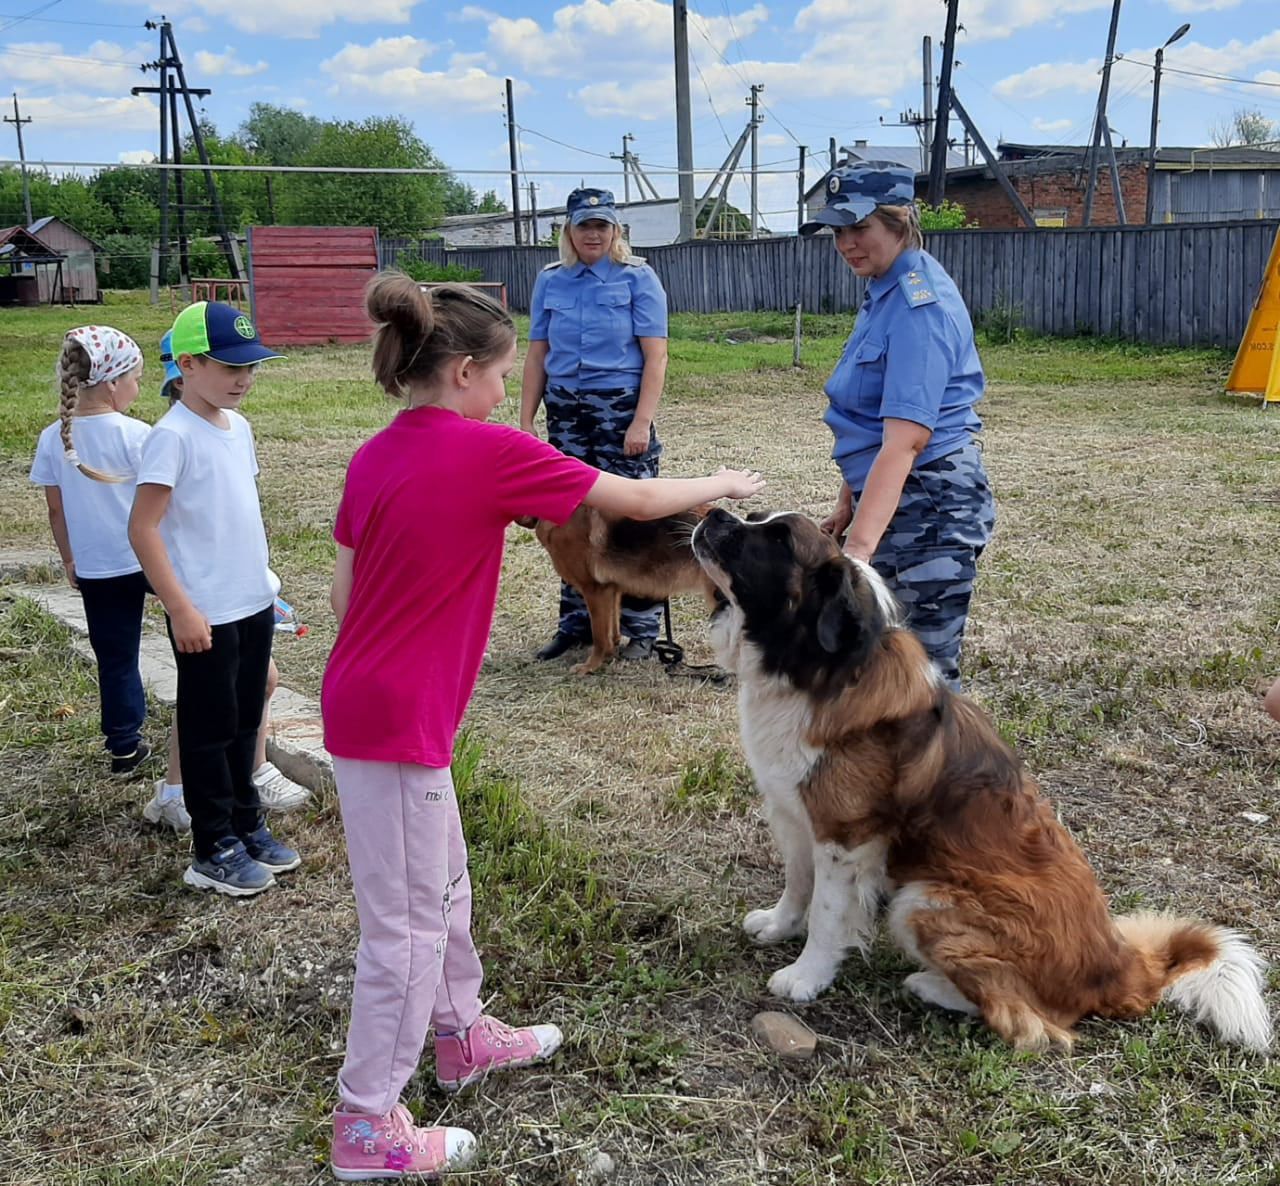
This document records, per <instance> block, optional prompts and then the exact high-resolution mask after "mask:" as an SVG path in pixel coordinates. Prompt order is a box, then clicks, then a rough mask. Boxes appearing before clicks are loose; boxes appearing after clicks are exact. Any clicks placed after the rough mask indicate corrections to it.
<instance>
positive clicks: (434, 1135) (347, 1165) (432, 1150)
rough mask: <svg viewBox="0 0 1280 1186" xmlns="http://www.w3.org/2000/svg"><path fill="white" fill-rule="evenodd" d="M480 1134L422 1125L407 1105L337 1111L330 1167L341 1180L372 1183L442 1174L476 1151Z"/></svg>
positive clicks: (464, 1161) (460, 1165)
mask: <svg viewBox="0 0 1280 1186" xmlns="http://www.w3.org/2000/svg"><path fill="white" fill-rule="evenodd" d="M475 1151H476V1139H475V1137H474V1136H472V1134H471V1133H469V1132H468V1131H467V1130H466V1129H465V1128H418V1127H417V1125H415V1124H414V1123H413V1117H412V1116H411V1115H410V1114H409V1109H408V1108H406V1107H405V1106H404V1104H396V1106H395V1107H394V1108H392V1109H391V1111H390V1112H388V1113H387V1114H386V1115H385V1116H374V1115H372V1114H370V1113H366V1112H341V1111H335V1112H334V1114H333V1145H332V1147H331V1154H330V1157H331V1160H330V1166H331V1168H332V1169H333V1176H334V1177H335V1178H337V1179H338V1180H339V1181H342V1182H372V1181H377V1180H379V1179H383V1178H403V1177H405V1176H406V1175H408V1174H417V1175H425V1176H427V1177H430V1178H435V1177H439V1175H440V1174H441V1173H442V1172H443V1171H444V1170H451V1169H459V1168H461V1167H462V1166H465V1165H466V1164H467V1163H468V1162H470V1160H471V1159H472V1157H474V1156H475Z"/></svg>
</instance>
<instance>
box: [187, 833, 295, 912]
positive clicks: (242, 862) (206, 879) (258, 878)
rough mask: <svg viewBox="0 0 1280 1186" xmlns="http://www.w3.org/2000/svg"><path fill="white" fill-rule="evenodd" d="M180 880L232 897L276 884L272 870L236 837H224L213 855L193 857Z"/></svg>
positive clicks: (260, 890)
mask: <svg viewBox="0 0 1280 1186" xmlns="http://www.w3.org/2000/svg"><path fill="white" fill-rule="evenodd" d="M182 880H183V881H185V882H186V883H187V885H189V886H191V888H192V889H198V890H213V891H214V893H218V894H230V895H231V897H233V898H250V897H252V896H253V895H254V894H260V893H262V891H263V890H264V889H270V888H271V887H272V886H273V885H275V883H276V879H275V876H274V875H273V874H272V872H271V870H270V869H268V868H267V867H266V866H265V865H260V864H259V863H258V862H257V861H255V860H254V859H253V857H251V856H250V855H249V853H248V852H247V851H246V849H245V846H244V844H243V843H242V842H241V841H239V840H224V841H223V842H222V844H221V845H219V847H218V848H216V849H215V850H214V852H213V855H212V856H210V857H207V858H206V859H204V860H201V859H200V858H199V857H197V858H195V859H194V860H193V861H192V862H191V864H190V865H188V866H187V871H186V872H185V873H184V874H183V875H182Z"/></svg>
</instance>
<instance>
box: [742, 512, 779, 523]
mask: <svg viewBox="0 0 1280 1186" xmlns="http://www.w3.org/2000/svg"><path fill="white" fill-rule="evenodd" d="M772 514H773V512H772V511H751V512H750V513H749V514H748V515H747V518H746V522H748V523H763V522H764V521H765V520H766V519H767V518H768V517H769V516H770V515H772Z"/></svg>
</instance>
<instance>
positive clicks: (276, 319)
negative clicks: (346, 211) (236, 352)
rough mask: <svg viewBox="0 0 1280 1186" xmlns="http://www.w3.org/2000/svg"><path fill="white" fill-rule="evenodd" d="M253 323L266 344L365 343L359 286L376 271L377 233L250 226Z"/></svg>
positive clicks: (367, 325)
mask: <svg viewBox="0 0 1280 1186" xmlns="http://www.w3.org/2000/svg"><path fill="white" fill-rule="evenodd" d="M248 238H249V244H248V245H249V292H250V297H251V299H252V302H253V319H254V321H255V322H256V323H257V326H258V332H259V333H260V334H261V335H262V340H263V341H264V342H266V343H267V345H269V346H323V345H327V344H328V343H330V342H367V341H368V340H369V338H370V337H371V336H372V335H373V323H372V322H371V321H370V320H369V318H368V317H367V316H366V315H365V311H364V290H365V286H366V285H367V284H368V283H369V281H370V280H372V279H373V277H374V276H375V275H377V272H378V231H377V228H376V227H346V226H332V227H317V226H254V227H250V228H249V236H248Z"/></svg>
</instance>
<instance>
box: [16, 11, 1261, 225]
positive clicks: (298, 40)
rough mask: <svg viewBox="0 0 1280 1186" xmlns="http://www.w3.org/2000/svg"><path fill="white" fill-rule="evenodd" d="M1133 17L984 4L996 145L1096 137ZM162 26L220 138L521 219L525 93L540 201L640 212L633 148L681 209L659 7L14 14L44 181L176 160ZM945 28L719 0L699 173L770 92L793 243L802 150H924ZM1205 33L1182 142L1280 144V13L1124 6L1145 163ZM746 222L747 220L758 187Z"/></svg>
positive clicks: (698, 40) (1175, 115)
mask: <svg viewBox="0 0 1280 1186" xmlns="http://www.w3.org/2000/svg"><path fill="white" fill-rule="evenodd" d="M1110 9H1111V0H961V6H960V20H961V23H962V24H963V26H964V32H963V33H961V35H960V39H959V43H958V51H957V56H958V58H959V60H960V63H961V64H960V66H959V67H958V69H957V71H956V76H955V79H956V88H957V92H958V94H959V95H960V97H961V98H962V100H963V101H964V103H965V105H966V107H967V108H968V110H969V111H970V114H971V115H972V116H973V117H974V118H975V119H976V120H977V122H978V124H979V126H980V127H981V129H982V131H983V133H984V135H985V136H986V137H987V139H988V140H989V141H991V142H992V143H994V142H995V141H996V140H999V139H1005V140H1015V141H1023V142H1036V143H1040V142H1049V143H1061V142H1069V143H1080V142H1082V141H1083V140H1084V139H1086V138H1087V136H1088V132H1089V126H1090V120H1091V118H1092V108H1093V103H1094V100H1095V96H1096V93H1097V86H1098V68H1099V66H1100V64H1101V59H1102V56H1103V53H1104V50H1105V47H1106V35H1107V22H1108V19H1109V14H1110ZM161 10H163V11H164V12H165V13H166V15H167V16H168V18H169V19H170V20H171V21H172V22H173V27H174V33H175V37H176V39H177V42H178V47H179V49H180V51H181V53H182V56H183V60H184V63H185V64H186V68H187V73H188V81H189V83H190V84H191V85H192V86H209V87H212V88H213V92H214V93H213V94H212V95H211V96H210V97H209V98H208V99H207V100H206V101H205V110H206V112H207V114H208V115H209V116H210V117H211V118H212V119H213V121H214V122H215V123H216V124H217V125H218V127H219V128H220V129H224V130H227V131H230V130H233V129H234V128H235V127H236V125H238V123H239V122H240V120H241V119H242V118H243V117H244V115H245V113H246V112H247V110H248V107H249V105H250V104H251V103H253V102H255V101H263V102H270V103H276V104H280V105H291V106H295V107H298V108H299V109H300V110H303V111H306V112H308V113H311V114H313V115H317V116H321V117H326V118H332V117H346V118H363V117H365V116H369V115H377V114H385V113H393V114H396V115H400V116H403V117H405V118H407V119H409V120H411V121H412V122H413V123H414V125H415V126H416V128H417V130H418V133H419V134H420V135H421V136H422V138H423V139H424V140H426V141H427V142H428V143H429V144H430V145H431V146H432V148H433V149H435V151H436V152H437V154H438V155H439V156H440V157H441V158H442V159H443V160H444V161H445V162H446V163H447V164H448V165H450V166H451V167H453V168H454V169H455V170H456V171H457V172H458V173H459V175H461V176H464V177H465V178H466V179H467V180H468V181H469V182H470V183H471V184H472V185H474V186H475V187H476V188H477V189H478V190H483V189H487V188H491V187H492V188H497V189H498V191H499V193H500V194H501V195H502V196H503V197H504V199H507V200H509V182H508V179H507V177H506V176H505V173H504V172H503V173H499V172H497V171H502V170H505V169H506V165H507V133H506V128H505V124H504V122H503V80H504V78H506V77H511V78H512V79H514V80H515V107H516V123H517V125H518V126H519V127H520V129H521V131H520V147H521V157H522V162H523V165H524V168H525V169H526V170H527V172H528V178H526V180H530V179H531V180H533V181H534V182H535V183H536V184H537V186H538V194H539V198H538V200H539V204H540V205H550V204H554V203H555V202H556V201H558V200H561V199H562V197H563V194H564V193H565V192H567V191H568V190H569V189H571V188H572V187H573V186H574V185H576V184H578V183H579V182H581V181H585V182H586V183H588V184H604V185H613V186H614V187H615V188H617V189H618V190H619V191H620V190H621V181H620V174H619V172H618V166H617V164H616V162H612V161H610V160H608V159H607V158H608V154H609V153H617V152H619V151H620V150H621V145H622V136H623V134H624V133H631V134H632V135H633V136H634V137H635V139H634V141H633V142H632V145H631V148H632V151H634V152H635V153H637V154H638V155H639V157H640V159H641V161H642V162H643V163H644V164H646V165H647V166H649V167H651V168H652V170H653V172H652V173H651V177H652V178H653V180H654V182H655V183H656V184H657V186H658V189H659V190H660V191H661V192H663V193H664V194H665V193H672V194H673V193H674V192H675V179H674V177H672V176H670V175H665V174H664V173H663V172H662V168H663V167H664V166H666V167H673V166H674V164H675V160H676V129H675V118H674V100H673V84H672V50H671V27H672V19H671V7H670V4H669V3H660V2H659V0H569V2H567V3H553V2H548V0H524V2H522V3H511V2H505V0H499V2H494V0H489V2H482V3H477V4H465V3H463V4H459V3H447V2H446V3H441V2H437V0H259V3H256V4H255V3H252V2H249V3H246V2H245V0H165V3H163V4H159V3H149V2H148V0H96V2H94V3H89V2H88V0H0V95H3V96H4V97H5V99H6V101H8V102H10V103H11V100H8V93H9V92H11V91H14V90H16V91H17V92H18V95H19V98H20V100H21V103H22V108H23V114H24V115H29V116H31V117H32V118H33V120H34V122H33V123H32V124H29V125H27V127H26V128H25V137H26V142H27V154H28V157H29V158H30V159H32V160H48V161H83V162H105V161H117V160H136V159H139V157H140V155H141V154H145V153H147V152H154V151H155V150H156V147H157V142H158V132H157V124H158V119H157V116H156V113H155V108H154V106H153V101H152V99H151V98H149V97H137V98H131V97H130V96H129V88H130V87H131V86H134V85H137V84H138V83H140V82H143V81H144V78H143V76H142V75H141V74H140V73H139V72H138V71H137V69H136V65H137V63H139V62H141V61H144V60H147V59H149V58H151V57H154V56H155V53H156V37H155V34H153V33H149V32H147V31H146V30H145V29H144V28H143V27H142V23H143V22H144V21H145V20H146V19H147V18H149V17H154V16H156V15H157V14H158V13H159V12H160V11H161ZM944 17H945V6H944V4H943V3H942V0H889V2H887V3H884V4H881V5H879V6H875V7H873V6H870V5H868V4H867V3H866V0H811V2H804V0H790V2H786V3H780V2H771V3H770V2H764V0H761V2H757V3H750V2H748V0H696V2H695V3H691V4H690V35H689V43H690V50H691V59H692V60H691V68H690V74H691V85H692V95H693V120H694V127H693V133H694V163H695V165H696V166H697V167H699V168H707V169H714V167H715V166H717V165H718V164H719V163H720V161H721V160H722V159H723V157H724V156H725V154H726V152H727V148H728V143H729V142H731V141H732V140H734V139H735V138H736V136H737V134H738V132H739V131H740V130H741V128H742V127H743V125H744V123H745V121H746V115H747V108H746V104H745V100H746V97H747V95H748V92H749V87H750V85H751V84H752V83H763V84H764V86H765V90H764V92H763V94H762V100H763V103H764V107H763V108H762V114H763V115H764V117H765V120H764V123H763V125H762V126H761V129H760V160H761V162H762V164H764V165H766V166H768V167H769V168H770V169H771V170H775V171H776V173H774V174H771V175H767V176H763V177H762V178H761V184H760V206H761V210H762V211H763V212H764V214H765V218H764V221H765V222H766V224H770V223H771V224H774V225H776V226H779V227H781V228H784V229H785V228H786V227H788V226H790V225H791V224H792V220H793V215H792V214H791V213H790V212H791V211H793V210H794V200H795V198H794V195H795V175H794V165H795V160H796V146H797V143H803V144H807V145H808V146H809V149H810V153H811V155H816V156H817V158H818V162H817V164H816V165H815V166H814V168H813V169H812V170H811V172H810V180H811V181H812V180H814V179H816V177H817V176H818V174H819V173H820V171H821V167H822V162H824V161H825V153H826V148H827V144H828V140H829V137H831V136H835V137H837V139H838V140H839V142H840V143H852V142H853V140H854V139H856V138H861V139H866V140H868V141H869V142H871V143H872V144H877V143H879V144H906V143H912V142H913V139H914V133H913V131H912V130H911V129H909V128H901V127H883V126H882V125H881V120H882V119H883V120H884V121H885V122H896V121H897V118H898V113H899V112H900V111H902V110H904V109H905V108H908V107H914V108H917V109H918V108H919V107H920V106H921V47H920V40H921V37H923V36H925V35H932V36H933V38H934V41H935V55H936V57H937V59H938V60H939V61H940V57H941V40H942V28H943V21H944ZM1184 21H1189V22H1191V25H1192V28H1191V32H1190V33H1189V34H1187V35H1186V36H1185V37H1183V38H1182V39H1181V40H1180V41H1179V42H1178V43H1177V44H1176V45H1174V46H1172V47H1170V49H1169V50H1168V51H1167V53H1166V58H1165V65H1166V67H1167V68H1171V69H1170V72H1168V73H1166V75H1165V78H1164V82H1163V84H1162V88H1161V116H1162V118H1161V131H1160V140H1161V143H1163V144H1193V145H1194V144H1204V143H1208V141H1209V136H1210V132H1211V129H1212V128H1213V126H1214V125H1215V124H1219V123H1225V122H1228V121H1229V120H1230V119H1231V116H1232V113H1233V112H1234V111H1235V109H1237V108H1240V107H1257V108H1260V109H1261V110H1262V111H1263V112H1264V113H1265V114H1266V115H1268V116H1269V117H1270V118H1271V119H1273V120H1275V121H1277V122H1280V4H1277V3H1276V0H1125V3H1124V8H1123V10H1122V12H1121V18H1120V32H1119V37H1118V41H1117V47H1118V49H1119V51H1120V52H1121V53H1122V54H1123V59H1124V60H1122V61H1121V62H1119V63H1118V64H1117V65H1116V67H1115V71H1114V74H1113V83H1112V103H1111V125H1112V127H1113V128H1114V129H1115V131H1116V132H1117V133H1119V136H1120V137H1123V138H1127V139H1128V140H1129V142H1130V143H1145V142H1146V139H1147V131H1148V125H1149V120H1150V102H1151V73H1152V72H1151V69H1150V67H1149V63H1150V62H1151V61H1152V58H1153V54H1154V49H1155V47H1156V46H1157V45H1159V44H1161V43H1162V42H1163V41H1164V40H1165V38H1166V37H1168V36H1169V35H1170V34H1171V33H1172V32H1173V31H1174V30H1175V29H1176V28H1177V27H1178V26H1179V25H1180V24H1182V23H1183V22H1184ZM1174 71H1190V72H1192V73H1175V72H1174ZM1203 74H1212V75H1228V76H1231V77H1233V78H1237V79H1245V80H1250V81H1251V82H1252V83H1262V84H1269V85H1246V84H1244V83H1240V82H1230V81H1223V80H1220V79H1214V78H1205V77H1199V75H1203ZM154 77H155V76H154V75H150V76H148V78H147V79H146V80H145V81H147V82H154ZM5 114H12V111H11V109H6V111H5ZM954 129H955V131H956V132H957V133H958V132H959V125H958V123H957V124H955V125H954ZM0 137H3V138H2V139H0V157H3V158H6V159H7V158H10V157H14V156H16V140H15V139H14V137H13V128H12V126H9V125H5V126H3V128H0ZM557 141H558V142H559V143H557ZM1117 142H1118V141H1117ZM745 159H746V158H745V157H744V162H745ZM486 170H488V171H491V172H488V173H486V172H485V171H486ZM788 171H789V172H788ZM705 184H706V181H705V180H701V181H700V182H699V185H698V189H699V192H700V191H701V188H702V187H703V186H704V185H705ZM731 200H732V201H734V202H735V203H736V204H737V205H739V206H740V207H743V208H745V207H746V206H747V204H748V196H747V188H746V186H745V184H737V185H736V186H735V189H734V190H733V191H732V193H731Z"/></svg>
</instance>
